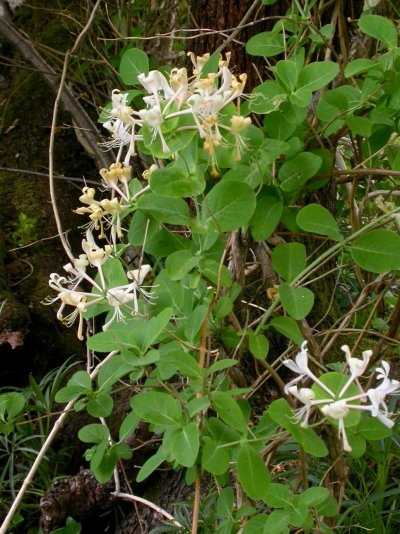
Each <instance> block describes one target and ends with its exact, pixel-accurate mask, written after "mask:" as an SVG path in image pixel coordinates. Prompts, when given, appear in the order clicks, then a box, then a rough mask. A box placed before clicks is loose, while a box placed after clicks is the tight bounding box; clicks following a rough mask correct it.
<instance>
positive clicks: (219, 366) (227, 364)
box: [207, 358, 239, 376]
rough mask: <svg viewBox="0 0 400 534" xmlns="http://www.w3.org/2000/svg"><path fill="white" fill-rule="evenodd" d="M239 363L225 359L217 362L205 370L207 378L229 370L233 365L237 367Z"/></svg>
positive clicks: (231, 359)
mask: <svg viewBox="0 0 400 534" xmlns="http://www.w3.org/2000/svg"><path fill="white" fill-rule="evenodd" d="M238 363H239V362H238V360H234V359H233V358H225V359H223V360H218V361H217V362H215V363H213V364H212V365H210V367H209V368H208V369H207V376H210V375H212V374H213V373H217V372H218V371H224V370H225V369H230V368H231V367H233V366H234V365H237V364H238Z"/></svg>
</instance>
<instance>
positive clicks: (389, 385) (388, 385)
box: [367, 360, 400, 426]
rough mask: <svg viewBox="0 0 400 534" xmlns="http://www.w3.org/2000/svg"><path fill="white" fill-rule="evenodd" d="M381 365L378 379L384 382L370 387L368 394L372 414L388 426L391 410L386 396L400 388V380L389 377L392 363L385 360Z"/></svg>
mask: <svg viewBox="0 0 400 534" xmlns="http://www.w3.org/2000/svg"><path fill="white" fill-rule="evenodd" d="M381 366H382V367H378V368H377V369H376V372H377V374H378V377H377V378H378V380H382V382H381V383H380V384H379V385H378V386H377V387H376V388H370V389H369V390H368V391H367V395H368V398H369V400H370V402H371V415H372V416H373V417H377V418H378V419H380V420H381V421H382V422H383V423H384V424H386V426H389V425H388V424H387V423H388V421H390V419H388V417H387V415H388V413H389V410H388V407H387V405H386V403H385V397H386V396H387V395H391V394H392V393H395V392H396V391H398V390H399V389H400V382H399V381H398V380H391V379H390V378H389V372H390V365H389V363H388V362H386V361H385V360H383V361H382V362H381ZM380 408H382V411H380ZM385 421H386V422H385ZM390 422H391V421H390ZM391 423H392V422H391ZM391 426H393V425H391Z"/></svg>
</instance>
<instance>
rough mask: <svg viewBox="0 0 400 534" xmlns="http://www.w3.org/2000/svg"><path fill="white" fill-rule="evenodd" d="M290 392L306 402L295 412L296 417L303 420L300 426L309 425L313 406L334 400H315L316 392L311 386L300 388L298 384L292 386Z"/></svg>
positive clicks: (305, 426)
mask: <svg viewBox="0 0 400 534" xmlns="http://www.w3.org/2000/svg"><path fill="white" fill-rule="evenodd" d="M289 393H290V394H291V395H293V397H295V398H296V399H298V400H299V401H300V402H302V403H303V404H304V406H302V407H301V408H299V409H298V410H296V413H295V419H296V420H297V421H300V420H301V423H300V426H301V427H302V428H307V427H308V420H309V417H310V413H311V409H312V407H313V406H316V405H318V404H324V403H327V402H331V401H332V399H318V400H315V393H314V392H313V390H312V389H310V388H300V389H298V388H297V386H291V387H290V388H289Z"/></svg>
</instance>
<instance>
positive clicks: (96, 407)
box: [86, 393, 114, 417]
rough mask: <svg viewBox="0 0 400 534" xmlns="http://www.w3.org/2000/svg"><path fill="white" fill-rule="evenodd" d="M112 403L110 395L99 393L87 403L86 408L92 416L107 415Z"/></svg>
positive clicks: (110, 410)
mask: <svg viewBox="0 0 400 534" xmlns="http://www.w3.org/2000/svg"><path fill="white" fill-rule="evenodd" d="M113 404H114V403H113V400H112V397H111V395H109V394H108V393H100V394H96V396H95V397H94V399H91V400H90V401H89V402H88V403H87V405H86V409H87V411H88V414H89V415H91V416H93V417H108V416H109V415H110V414H111V412H112V409H113Z"/></svg>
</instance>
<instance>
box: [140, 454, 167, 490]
mask: <svg viewBox="0 0 400 534" xmlns="http://www.w3.org/2000/svg"><path fill="white" fill-rule="evenodd" d="M165 460H166V455H165V452H164V450H163V449H162V448H159V449H158V451H157V452H156V454H154V456H151V457H150V458H149V459H148V460H146V462H145V463H144V464H143V465H142V467H141V468H140V469H139V473H138V474H137V477H136V481H137V482H143V480H145V479H146V478H147V477H148V476H150V475H151V474H152V473H153V472H154V471H155V470H156V469H157V467H159V466H160V465H161V464H162V463H163V462H165Z"/></svg>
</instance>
